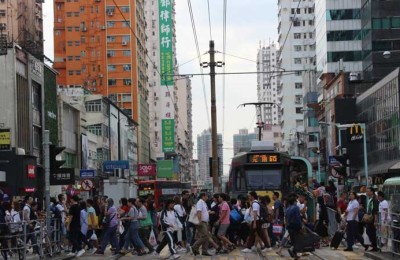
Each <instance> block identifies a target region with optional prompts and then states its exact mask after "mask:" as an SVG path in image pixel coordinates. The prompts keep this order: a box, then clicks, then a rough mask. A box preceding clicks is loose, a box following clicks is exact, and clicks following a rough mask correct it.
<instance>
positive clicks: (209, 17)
mask: <svg viewBox="0 0 400 260" xmlns="http://www.w3.org/2000/svg"><path fill="white" fill-rule="evenodd" d="M207 9H208V26H209V27H210V40H212V39H213V37H212V31H211V13H210V0H207Z"/></svg>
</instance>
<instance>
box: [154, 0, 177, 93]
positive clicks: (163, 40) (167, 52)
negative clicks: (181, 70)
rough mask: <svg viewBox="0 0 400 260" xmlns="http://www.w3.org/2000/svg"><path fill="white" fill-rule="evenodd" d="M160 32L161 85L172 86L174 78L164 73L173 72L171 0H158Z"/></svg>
mask: <svg viewBox="0 0 400 260" xmlns="http://www.w3.org/2000/svg"><path fill="white" fill-rule="evenodd" d="M158 3H159V4H158V11H159V13H158V17H159V33H160V74H161V86H173V85H174V79H173V77H172V76H165V75H166V74H173V73H174V66H173V54H172V43H173V39H172V33H173V31H172V3H173V0H159V1H158Z"/></svg>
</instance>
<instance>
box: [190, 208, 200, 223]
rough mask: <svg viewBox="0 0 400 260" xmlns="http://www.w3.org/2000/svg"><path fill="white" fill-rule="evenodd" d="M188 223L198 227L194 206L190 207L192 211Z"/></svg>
mask: <svg viewBox="0 0 400 260" xmlns="http://www.w3.org/2000/svg"><path fill="white" fill-rule="evenodd" d="M189 222H190V223H192V224H193V225H199V224H200V223H199V218H198V217H197V209H196V206H193V207H192V210H191V211H190V215H189Z"/></svg>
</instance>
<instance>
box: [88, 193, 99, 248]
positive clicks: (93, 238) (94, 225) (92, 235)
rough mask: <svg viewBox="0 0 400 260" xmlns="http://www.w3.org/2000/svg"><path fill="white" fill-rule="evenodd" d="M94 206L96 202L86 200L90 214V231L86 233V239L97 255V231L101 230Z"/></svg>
mask: <svg viewBox="0 0 400 260" xmlns="http://www.w3.org/2000/svg"><path fill="white" fill-rule="evenodd" d="M93 205H94V201H93V200H92V199H88V200H86V206H87V213H88V231H87V233H86V239H87V240H88V241H89V242H90V243H91V245H92V248H93V250H92V253H95V252H96V251H97V248H98V247H99V243H98V240H97V235H96V229H98V228H99V220H98V217H97V214H96V210H95V209H94V207H93Z"/></svg>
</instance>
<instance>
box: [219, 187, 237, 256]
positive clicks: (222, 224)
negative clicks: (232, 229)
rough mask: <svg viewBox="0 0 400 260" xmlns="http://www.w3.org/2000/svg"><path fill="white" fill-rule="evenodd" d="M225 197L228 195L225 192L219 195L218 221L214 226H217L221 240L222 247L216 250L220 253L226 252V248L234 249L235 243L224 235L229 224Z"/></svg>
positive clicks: (229, 212) (228, 212) (229, 210)
mask: <svg viewBox="0 0 400 260" xmlns="http://www.w3.org/2000/svg"><path fill="white" fill-rule="evenodd" d="M227 199H228V197H227V195H226V194H223V193H222V194H220V195H219V197H218V202H219V206H218V207H219V218H218V221H217V222H216V223H215V225H216V226H219V228H218V233H217V236H218V238H219V239H220V240H221V241H222V248H219V249H218V251H219V253H222V254H224V253H228V250H233V249H235V245H234V244H233V243H232V242H231V241H229V239H228V238H227V237H226V232H227V230H228V228H229V225H230V214H231V209H230V208H229V205H228V203H227V202H226V200H227Z"/></svg>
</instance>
